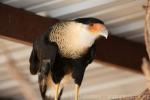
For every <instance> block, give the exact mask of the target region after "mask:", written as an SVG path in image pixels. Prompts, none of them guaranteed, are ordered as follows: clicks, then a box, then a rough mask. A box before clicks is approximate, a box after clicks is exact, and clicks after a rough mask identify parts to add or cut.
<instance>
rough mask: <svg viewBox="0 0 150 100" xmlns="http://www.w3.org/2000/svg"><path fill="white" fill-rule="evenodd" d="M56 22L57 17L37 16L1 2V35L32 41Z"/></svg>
mask: <svg viewBox="0 0 150 100" xmlns="http://www.w3.org/2000/svg"><path fill="white" fill-rule="evenodd" d="M56 22H58V20H57V19H50V18H46V17H41V16H37V15H35V14H34V13H31V12H28V11H25V10H23V9H17V8H14V7H10V6H6V5H4V4H1V3H0V35H3V36H6V37H11V38H14V39H17V40H18V39H19V40H22V41H27V42H32V41H34V40H35V39H36V38H37V37H38V36H39V35H40V34H42V33H44V32H46V31H47V30H48V28H49V26H51V25H52V24H54V23H56Z"/></svg>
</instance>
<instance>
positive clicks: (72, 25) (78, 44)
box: [50, 22, 98, 59]
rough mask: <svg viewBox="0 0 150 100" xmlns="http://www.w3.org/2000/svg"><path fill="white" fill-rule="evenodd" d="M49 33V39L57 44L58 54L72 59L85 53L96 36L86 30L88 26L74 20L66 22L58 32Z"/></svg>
mask: <svg viewBox="0 0 150 100" xmlns="http://www.w3.org/2000/svg"><path fill="white" fill-rule="evenodd" d="M50 34H51V33H50ZM56 34H59V35H56ZM51 35H52V36H50V40H51V41H53V42H56V43H57V44H58V46H59V51H60V54H61V55H62V56H64V57H67V58H74V59H75V58H79V57H81V56H82V55H83V54H85V53H86V51H87V50H88V48H89V47H91V46H92V44H93V43H94V41H95V40H96V38H97V37H98V36H95V35H93V34H91V33H90V32H89V31H88V26H86V25H83V24H80V23H76V22H68V25H67V26H66V27H64V28H63V29H61V31H59V33H56V32H55V33H54V34H53V33H52V34H51ZM56 37H57V38H56Z"/></svg>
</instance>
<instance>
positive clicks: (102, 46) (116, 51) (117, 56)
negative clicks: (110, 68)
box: [96, 36, 147, 73]
mask: <svg viewBox="0 0 150 100" xmlns="http://www.w3.org/2000/svg"><path fill="white" fill-rule="evenodd" d="M96 51H97V52H96V59H98V60H100V61H103V62H108V63H111V64H114V65H117V66H116V67H119V68H120V67H122V68H126V69H131V70H133V71H135V72H140V73H142V70H141V64H142V58H143V57H146V58H147V53H146V49H145V46H144V45H143V44H141V43H137V42H133V41H129V40H127V39H124V38H119V37H116V36H109V37H108V39H107V40H105V39H101V40H98V41H97V48H96Z"/></svg>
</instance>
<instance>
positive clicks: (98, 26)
mask: <svg viewBox="0 0 150 100" xmlns="http://www.w3.org/2000/svg"><path fill="white" fill-rule="evenodd" d="M103 28H104V26H103V25H102V24H99V23H94V24H92V25H90V26H89V30H90V31H91V32H92V33H97V32H99V31H101V30H102V29H103Z"/></svg>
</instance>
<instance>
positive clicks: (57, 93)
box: [55, 84, 60, 100]
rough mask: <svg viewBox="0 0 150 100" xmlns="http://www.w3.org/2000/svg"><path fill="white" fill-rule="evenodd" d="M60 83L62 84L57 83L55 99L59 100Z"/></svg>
mask: <svg viewBox="0 0 150 100" xmlns="http://www.w3.org/2000/svg"><path fill="white" fill-rule="evenodd" d="M59 85H60V84H56V94H55V100H58V96H59Z"/></svg>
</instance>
